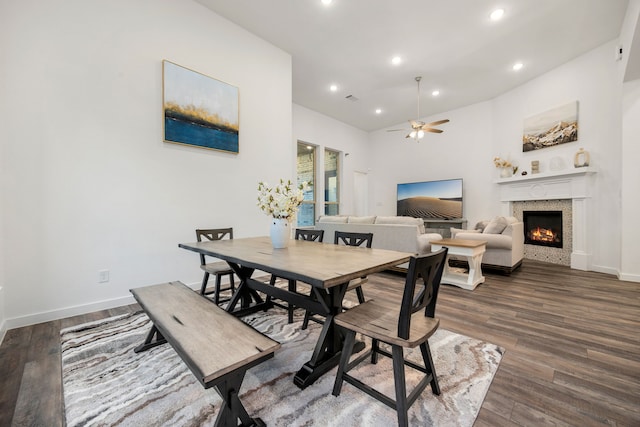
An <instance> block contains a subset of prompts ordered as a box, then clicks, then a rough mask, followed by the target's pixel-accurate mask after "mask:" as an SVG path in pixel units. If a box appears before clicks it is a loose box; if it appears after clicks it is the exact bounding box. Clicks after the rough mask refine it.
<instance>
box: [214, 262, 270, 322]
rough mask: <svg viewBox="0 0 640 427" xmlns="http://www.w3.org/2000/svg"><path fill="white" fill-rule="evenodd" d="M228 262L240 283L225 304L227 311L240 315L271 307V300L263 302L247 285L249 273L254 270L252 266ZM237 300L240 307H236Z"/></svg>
mask: <svg viewBox="0 0 640 427" xmlns="http://www.w3.org/2000/svg"><path fill="white" fill-rule="evenodd" d="M228 264H229V266H230V267H231V268H232V269H233V271H234V272H235V273H236V275H237V276H238V277H239V278H240V284H239V285H238V287H237V288H236V291H235V292H234V293H233V295H232V296H231V299H230V300H229V303H228V304H227V307H226V310H227V312H229V313H233V314H234V315H235V316H238V317H242V316H246V315H247V314H251V313H255V312H257V311H264V310H267V309H269V308H271V307H273V303H272V302H270V301H269V302H265V301H264V300H263V299H262V297H261V296H260V294H258V292H256V291H255V290H254V289H251V288H250V287H249V284H248V281H249V280H250V279H251V275H252V274H253V272H254V271H255V269H254V268H247V267H242V266H240V265H238V264H235V263H232V262H229V263H228ZM238 302H240V308H236V306H237V305H238Z"/></svg>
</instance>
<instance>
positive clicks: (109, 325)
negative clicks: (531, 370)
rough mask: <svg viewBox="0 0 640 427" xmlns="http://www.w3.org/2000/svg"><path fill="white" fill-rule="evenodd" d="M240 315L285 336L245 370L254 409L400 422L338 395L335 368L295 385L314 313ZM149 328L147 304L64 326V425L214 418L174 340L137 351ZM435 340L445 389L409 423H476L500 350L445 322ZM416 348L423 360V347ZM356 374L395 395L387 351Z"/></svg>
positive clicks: (412, 375) (425, 396)
mask: <svg viewBox="0 0 640 427" xmlns="http://www.w3.org/2000/svg"><path fill="white" fill-rule="evenodd" d="M298 311H300V310H298ZM243 320H244V321H245V322H246V323H248V324H250V325H252V326H253V327H255V328H256V329H257V330H259V331H261V332H263V333H265V334H266V335H268V336H270V337H271V338H273V339H275V340H277V341H279V342H280V343H282V348H281V349H280V350H278V351H277V352H276V353H275V357H274V358H272V359H270V360H268V361H266V362H264V363H262V364H260V365H258V366H256V367H254V368H252V369H250V370H249V371H248V372H247V375H246V377H245V380H244V382H243V385H242V389H241V395H240V399H241V400H242V402H243V404H244V405H245V407H246V408H247V411H248V412H249V414H250V416H252V417H260V418H262V420H263V421H265V423H266V424H267V425H269V426H355V425H359V426H385V427H387V426H392V425H396V423H397V418H396V413H395V411H394V410H393V409H391V408H389V407H387V406H385V405H384V404H382V403H380V402H378V401H377V400H375V399H372V398H371V397H369V396H368V395H367V394H365V393H363V392H361V391H360V390H358V389H356V388H354V387H353V386H351V385H350V384H346V383H345V384H344V385H343V387H342V393H341V394H340V396H338V397H335V396H333V395H332V394H331V390H332V388H333V382H334V379H335V373H336V368H334V369H333V370H331V371H329V372H328V373H327V374H325V375H324V376H323V377H322V378H321V379H319V380H318V381H316V382H315V383H314V384H313V385H311V386H309V387H307V388H306V389H305V390H300V389H299V388H298V387H296V386H295V385H294V384H293V376H294V375H295V373H296V372H297V370H298V369H299V368H300V367H301V366H302V364H303V363H304V362H306V361H307V360H309V359H310V357H311V352H312V350H313V346H314V345H315V342H316V339H317V337H318V334H319V331H320V327H321V325H318V324H315V323H313V322H312V324H311V325H309V328H308V329H307V330H304V331H303V330H301V329H300V326H301V321H302V316H299V315H298V316H296V319H295V320H296V321H295V322H294V323H292V324H287V316H286V312H285V311H284V310H280V309H274V310H270V311H269V312H267V313H264V312H261V313H257V314H254V315H250V316H247V317H244V318H243ZM150 327H151V323H150V321H149V319H148V317H147V316H146V315H145V314H144V313H133V314H128V315H121V316H116V317H112V318H109V319H105V320H102V321H96V322H91V323H86V324H83V325H79V326H74V327H71V328H66V329H64V330H62V331H61V344H62V376H63V391H64V401H65V414H66V423H67V425H68V426H212V425H213V424H214V421H215V418H216V415H217V413H218V411H219V407H220V403H221V401H222V400H221V398H220V397H219V396H218V394H217V393H216V392H215V390H214V389H208V390H205V389H204V388H203V387H202V386H201V385H200V383H198V382H197V380H196V379H195V377H194V376H193V374H192V373H191V371H190V370H189V369H188V368H187V366H186V365H185V364H184V362H183V361H182V360H181V359H180V358H179V357H178V355H177V354H176V353H175V351H173V349H172V348H171V346H170V345H168V344H165V345H162V346H158V347H155V348H153V349H150V350H148V351H146V352H143V353H139V354H136V353H134V351H133V348H134V347H135V346H137V345H138V344H140V343H141V342H142V341H143V340H144V338H145V336H146V334H147V332H148V330H149V328H150ZM211 327H215V325H211ZM429 343H430V346H431V350H432V353H433V357H434V363H435V366H436V372H437V375H438V380H439V383H440V388H441V392H442V393H441V395H440V396H435V395H434V394H433V393H432V392H431V388H430V387H427V388H426V389H425V390H424V391H423V392H422V394H421V395H420V397H419V398H418V400H417V401H416V402H415V403H414V404H413V405H412V406H411V408H410V411H409V420H410V424H411V425H415V426H430V425H434V426H472V425H473V422H474V420H475V418H476V416H477V414H478V411H479V410H480V406H481V405H482V401H483V400H484V397H485V395H486V392H487V390H488V388H489V385H490V384H491V381H492V379H493V376H494V374H495V372H496V370H497V368H498V364H499V363H500V359H501V357H502V354H503V350H502V349H501V348H500V347H498V346H496V345H493V344H489V343H485V342H481V341H478V340H476V339H472V338H469V337H466V336H463V335H459V334H455V333H453V332H449V331H447V330H444V329H442V328H441V329H439V330H438V331H437V332H436V334H435V335H434V336H433V337H431V338H430V340H429ZM215 345H229V344H228V343H222V344H215V343H212V346H215ZM411 357H413V358H414V359H416V360H419V358H420V354H419V350H418V351H416V352H412V353H411ZM406 372H407V387H408V388H409V387H411V386H413V385H414V384H415V383H416V382H417V378H418V377H419V375H418V373H417V372H415V371H413V370H412V369H411V368H407V369H406ZM352 373H353V374H354V376H357V377H359V378H361V379H363V380H364V381H365V382H367V383H368V384H371V385H373V386H375V387H376V388H378V389H379V390H380V391H382V392H384V393H386V394H387V395H389V396H392V397H393V396H394V388H393V384H394V383H393V369H392V366H391V361H390V360H389V359H388V358H386V357H382V358H380V360H379V362H378V364H377V365H371V364H369V363H366V362H365V363H363V364H361V365H360V367H359V368H358V369H356V370H354V371H352Z"/></svg>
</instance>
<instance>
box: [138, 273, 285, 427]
mask: <svg viewBox="0 0 640 427" xmlns="http://www.w3.org/2000/svg"><path fill="white" fill-rule="evenodd" d="M131 293H132V294H133V296H134V298H135V299H136V301H137V302H138V303H139V304H140V306H141V307H142V309H143V310H144V311H145V312H146V313H147V315H148V316H149V318H150V319H151V321H152V322H153V327H152V329H151V331H150V332H149V335H148V336H147V339H146V340H145V342H144V343H143V344H141V345H140V346H138V347H137V348H136V352H141V351H144V350H147V349H149V348H151V347H154V346H156V345H160V344H163V343H165V342H168V343H169V344H171V346H172V347H173V348H174V350H175V351H176V353H177V354H178V355H179V356H180V357H181V358H182V360H183V361H184V362H185V363H186V364H187V366H189V369H191V371H192V372H193V374H194V375H195V377H196V378H197V379H198V381H199V382H200V384H202V386H203V387H204V388H210V387H215V388H216V390H217V392H218V393H219V394H220V396H221V397H222V399H223V400H224V404H223V407H222V410H221V412H220V413H219V414H218V420H217V421H216V425H233V426H236V425H238V424H237V420H238V419H240V421H241V422H242V424H241V425H262V424H261V421H260V420H259V419H251V418H249V416H248V415H247V413H246V410H245V409H244V407H243V406H242V403H241V402H240V400H239V398H238V393H239V391H240V385H241V383H242V380H243V379H244V375H245V372H246V371H247V369H249V368H251V367H252V366H255V365H257V364H259V363H261V362H263V361H265V360H267V359H270V358H271V357H273V355H274V352H275V351H276V350H277V349H279V348H280V343H278V342H277V341H274V340H272V339H271V338H269V337H267V336H266V335H264V334H262V333H261V332H259V331H257V330H255V329H254V328H252V327H251V326H249V325H247V324H246V323H244V322H243V321H242V320H240V319H238V318H236V317H235V316H234V315H232V314H230V313H227V312H226V311H225V310H223V309H221V308H220V307H218V306H217V305H215V304H212V303H211V302H210V301H208V300H207V299H206V298H202V297H201V296H200V295H198V294H197V293H196V292H195V291H193V290H192V289H190V288H189V287H187V286H186V285H184V284H183V283H181V282H170V283H163V284H159V285H152V286H145V287H141V288H135V289H131ZM222 420H226V421H222ZM219 421H220V424H218V422H219Z"/></svg>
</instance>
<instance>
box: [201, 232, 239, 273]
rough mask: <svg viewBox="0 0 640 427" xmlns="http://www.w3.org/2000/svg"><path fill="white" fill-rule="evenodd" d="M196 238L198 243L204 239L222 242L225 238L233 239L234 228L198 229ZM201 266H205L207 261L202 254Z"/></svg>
mask: <svg viewBox="0 0 640 427" xmlns="http://www.w3.org/2000/svg"><path fill="white" fill-rule="evenodd" d="M196 238H197V239H198V242H202V239H206V240H222V239H225V238H229V239H233V227H230V228H198V229H196ZM200 264H201V265H205V264H206V260H205V257H204V255H203V254H200Z"/></svg>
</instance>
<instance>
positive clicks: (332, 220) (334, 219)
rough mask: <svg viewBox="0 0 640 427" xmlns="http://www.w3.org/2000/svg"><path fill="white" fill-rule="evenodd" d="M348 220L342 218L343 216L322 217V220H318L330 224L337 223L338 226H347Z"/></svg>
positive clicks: (344, 217)
mask: <svg viewBox="0 0 640 427" xmlns="http://www.w3.org/2000/svg"><path fill="white" fill-rule="evenodd" d="M347 218H348V217H346V216H341V215H322V216H321V217H320V218H318V222H330V223H336V224H346V223H347Z"/></svg>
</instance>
